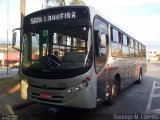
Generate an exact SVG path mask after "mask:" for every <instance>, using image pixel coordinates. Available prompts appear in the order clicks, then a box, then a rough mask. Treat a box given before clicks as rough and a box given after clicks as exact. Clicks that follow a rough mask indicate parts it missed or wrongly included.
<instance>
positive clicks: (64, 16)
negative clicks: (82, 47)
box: [30, 11, 76, 24]
mask: <svg viewBox="0 0 160 120" xmlns="http://www.w3.org/2000/svg"><path fill="white" fill-rule="evenodd" d="M75 18H76V12H75V11H72V12H64V13H57V14H51V15H44V16H40V17H33V18H31V19H30V24H37V23H43V22H50V21H58V20H65V19H75Z"/></svg>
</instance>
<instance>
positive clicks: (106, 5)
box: [0, 0, 160, 48]
mask: <svg viewBox="0 0 160 120" xmlns="http://www.w3.org/2000/svg"><path fill="white" fill-rule="evenodd" d="M84 2H85V3H86V4H87V5H91V6H93V7H95V8H96V9H97V10H99V11H100V12H101V13H102V14H104V15H105V16H106V17H107V18H109V19H110V20H111V21H113V22H114V23H116V24H117V25H119V26H120V27H121V28H123V29H124V30H125V31H126V32H127V33H128V34H130V35H131V36H133V37H134V38H136V39H137V40H139V41H140V42H142V43H144V44H145V45H152V46H157V47H158V48H160V30H159V28H160V0H105V1H104V0H84ZM19 5H20V0H9V6H10V9H9V40H11V30H12V29H13V28H15V27H19V26H20V25H19V24H20V20H19V17H20V13H19V12H20V8H19ZM6 6H7V0H0V41H1V42H2V40H3V42H5V38H6V26H7V22H6V20H7V14H6V11H7V7H6ZM39 9H42V0H26V14H29V13H31V12H32V11H36V10H39ZM152 48H156V47H152Z"/></svg>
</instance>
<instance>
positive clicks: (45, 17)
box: [24, 7, 89, 27]
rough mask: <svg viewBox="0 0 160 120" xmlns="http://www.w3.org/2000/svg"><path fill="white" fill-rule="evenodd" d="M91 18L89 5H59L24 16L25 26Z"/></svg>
mask: <svg viewBox="0 0 160 120" xmlns="http://www.w3.org/2000/svg"><path fill="white" fill-rule="evenodd" d="M75 19H77V20H80V19H89V10H88V8H87V7H58V8H49V9H44V10H40V11H37V12H34V13H31V14H30V15H27V16H25V18H24V27H29V26H30V25H31V26H32V25H39V24H43V25H44V24H45V25H46V24H47V25H49V24H52V23H53V22H59V21H63V20H75Z"/></svg>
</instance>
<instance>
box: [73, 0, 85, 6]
mask: <svg viewBox="0 0 160 120" xmlns="http://www.w3.org/2000/svg"><path fill="white" fill-rule="evenodd" d="M84 4H85V3H84V2H83V0H72V1H71V2H70V5H84Z"/></svg>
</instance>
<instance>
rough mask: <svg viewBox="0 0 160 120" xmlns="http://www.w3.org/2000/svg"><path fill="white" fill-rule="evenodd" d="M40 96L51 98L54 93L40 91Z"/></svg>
mask: <svg viewBox="0 0 160 120" xmlns="http://www.w3.org/2000/svg"><path fill="white" fill-rule="evenodd" d="M40 98H43V99H50V98H52V94H51V93H40Z"/></svg>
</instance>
